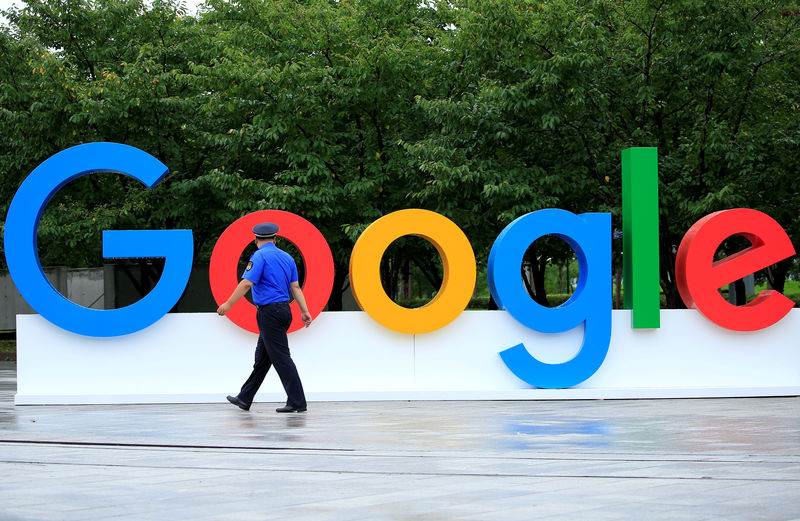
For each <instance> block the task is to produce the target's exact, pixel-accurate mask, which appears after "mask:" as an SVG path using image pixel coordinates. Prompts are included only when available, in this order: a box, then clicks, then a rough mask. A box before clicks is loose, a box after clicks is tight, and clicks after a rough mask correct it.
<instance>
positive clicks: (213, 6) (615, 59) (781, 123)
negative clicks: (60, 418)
mask: <svg viewBox="0 0 800 521" xmlns="http://www.w3.org/2000/svg"><path fill="white" fill-rule="evenodd" d="M6 16H7V18H8V19H9V20H10V23H11V27H10V28H0V78H2V80H0V128H2V134H0V135H2V136H3V137H2V138H0V178H1V179H2V183H0V211H2V212H3V213H5V211H6V209H7V207H8V204H9V203H10V200H11V197H12V196H13V193H14V192H15V191H16V188H17V187H18V186H19V183H20V182H21V181H22V179H23V178H24V177H25V176H26V175H27V174H28V173H29V172H30V171H31V170H32V169H33V168H34V167H35V166H36V165H37V164H39V163H40V162H41V161H42V160H44V159H45V158H47V157H49V156H50V155H52V154H54V153H56V152H57V151H59V150H63V149H64V148H67V147H69V146H72V145H76V144H79V143H85V142H91V141H116V142H121V143H126V144H130V145H133V146H137V147H139V148H142V149H143V150H145V151H147V152H149V153H151V154H153V155H154V156H156V157H157V158H158V159H160V160H161V161H162V162H164V163H165V164H166V165H167V166H168V167H169V168H170V171H171V173H170V175H169V176H168V177H167V178H166V179H165V180H164V181H163V182H162V183H161V184H160V185H159V186H157V187H156V188H155V189H154V190H152V191H150V190H147V189H145V188H144V187H142V186H141V185H139V184H138V183H137V182H135V181H133V180H132V179H129V178H127V177H124V176H118V175H116V174H103V175H100V176H88V177H86V178H82V179H79V180H76V181H74V182H72V183H70V184H69V185H67V186H66V187H65V188H64V189H62V190H61V191H60V192H59V194H58V195H57V196H56V197H55V198H54V200H53V201H52V202H51V203H50V205H49V206H48V209H47V210H46V211H45V213H44V216H43V219H42V225H41V229H40V232H39V240H40V254H41V257H42V260H43V261H44V262H45V263H48V264H67V265H71V266H85V265H93V264H94V265H96V264H99V263H100V262H101V259H100V241H99V234H100V231H101V230H102V229H130V228H191V229H192V230H194V236H195V243H196V248H195V257H196V261H197V262H199V263H203V262H205V261H207V260H208V258H209V256H210V253H211V250H212V248H213V245H214V243H215V241H216V239H217V238H218V237H219V235H220V233H221V232H222V231H223V230H224V229H225V227H226V226H227V225H228V224H230V223H231V222H232V221H233V220H235V219H236V218H238V217H240V216H242V215H244V214H246V213H249V212H252V211H255V210H259V209H282V210H289V211H292V212H295V213H297V214H300V215H302V216H303V217H305V218H307V219H309V220H310V221H311V222H312V223H314V224H315V225H316V226H318V227H319V228H320V229H321V231H322V232H323V234H324V235H325V237H326V238H327V240H328V241H329V243H330V245H331V248H332V250H333V252H334V259H335V263H336V273H337V284H338V286H337V287H339V288H343V287H345V284H346V283H345V275H346V273H347V266H348V262H349V255H350V251H351V250H352V245H353V243H354V242H355V240H356V239H357V238H358V236H359V234H360V233H361V232H362V231H363V230H364V229H365V228H366V226H368V225H369V224H370V223H371V222H373V221H374V220H375V219H377V218H379V217H380V216H382V215H386V214H387V213H390V212H392V211H394V210H398V209H402V208H408V207H421V208H426V209H430V210H433V211H437V212H440V213H442V214H444V215H446V216H447V217H449V218H451V219H452V220H454V221H455V222H456V224H458V225H459V226H460V227H461V228H462V229H463V230H464V231H465V233H466V234H467V236H468V237H469V238H470V241H471V242H472V245H473V248H474V250H475V253H476V257H477V262H478V264H479V266H485V263H486V259H487V256H488V252H489V249H490V247H491V244H492V242H493V240H494V238H495V237H496V236H497V234H498V233H499V232H500V230H502V229H503V227H504V226H506V225H507V224H508V223H509V222H511V221H512V220H513V219H515V218H517V217H520V216H521V215H523V214H525V213H527V212H531V211H534V210H538V209H541V208H547V207H558V208H564V209H567V210H570V211H573V212H575V213H582V212H612V214H613V215H614V218H615V227H616V228H620V227H621V226H620V222H621V221H620V217H621V207H620V206H621V191H620V153H621V151H622V149H624V148H626V147H630V146H657V147H658V148H659V176H660V185H659V192H660V201H661V203H660V204H661V210H660V219H661V237H660V239H661V270H662V288H663V290H664V294H665V297H666V299H667V302H668V305H669V306H671V307H675V306H680V305H681V303H680V300H679V298H678V295H677V291H676V287H675V273H674V266H675V259H674V256H675V251H676V248H677V245H678V244H679V242H680V239H681V238H682V236H683V234H684V233H685V231H686V230H687V229H688V228H689V226H691V224H693V223H694V222H695V221H696V220H697V219H698V218H700V217H702V216H703V215H705V214H707V213H709V212H712V211H717V210H722V209H726V208H731V207H736V206H745V207H754V208H756V209H759V210H763V211H765V212H766V213H768V214H770V215H772V216H773V217H774V218H776V219H777V220H778V222H779V223H780V224H781V225H782V226H784V227H785V228H786V229H787V231H788V233H789V234H790V237H791V238H792V240H793V241H794V243H795V244H796V245H797V244H800V217H798V212H797V208H800V187H799V186H798V182H797V180H796V178H797V176H796V172H797V168H798V154H797V150H798V145H799V144H800V72H799V71H800V16H796V15H794V14H793V12H790V11H784V8H783V7H782V4H780V3H778V2H766V3H765V2H755V1H753V0H744V1H740V2H733V3H719V2H711V1H708V0H680V1H675V2H666V1H663V0H659V1H656V0H631V1H622V0H581V1H580V2H574V1H568V0H552V1H548V2H541V1H537V2H534V1H528V0H457V1H455V2H445V1H434V2H417V1H411V0H400V1H398V0H346V1H339V2H332V1H329V0H308V1H304V2H297V1H294V0H274V1H270V0H233V1H223V0H209V2H208V3H207V4H206V7H205V9H204V11H202V12H201V13H200V14H199V15H198V16H196V17H193V16H189V15H187V14H186V12H185V11H184V9H183V8H182V6H181V4H180V3H179V2H178V0H156V1H154V2H152V3H149V2H148V3H145V2H143V1H142V0H55V1H43V0H30V1H29V2H27V6H26V7H24V8H22V9H11V10H10V11H9V12H7V13H6ZM537 242H538V241H537ZM620 242H621V241H614V247H615V251H616V252H617V255H616V259H615V263H617V262H618V260H619V255H618V253H619V251H618V250H619V243H620ZM423 251H424V249H423V250H420V248H411V247H408V248H401V249H399V251H398V252H395V253H392V259H390V261H389V264H390V268H389V269H387V270H386V271H387V273H386V276H385V277H384V280H385V282H386V283H390V284H397V283H399V281H400V279H401V278H402V277H399V275H398V273H399V270H401V269H407V267H408V262H409V261H412V263H413V265H414V268H413V269H416V270H422V277H419V276H416V277H415V279H416V280H423V279H425V280H430V281H432V287H435V286H436V284H435V283H436V278H437V276H440V275H438V274H437V269H436V266H435V265H436V263H435V262H430V261H429V259H428V260H427V261H426V260H425V259H421V258H420V256H421V255H422V253H421V252H423ZM727 253H730V252H727ZM427 255H428V256H430V254H427ZM528 258H529V260H530V264H529V265H530V267H531V268H530V270H531V271H530V273H531V278H532V282H531V285H532V291H533V292H534V294H535V296H536V298H537V299H542V300H548V297H547V295H548V293H553V291H556V292H557V293H560V292H562V290H561V289H557V288H553V287H552V286H551V285H550V284H549V283H546V282H545V278H546V277H547V269H546V268H545V266H546V265H548V264H550V265H552V266H554V269H556V270H557V269H558V268H559V267H561V268H562V269H563V267H564V266H565V265H566V264H567V263H568V262H569V260H570V259H571V258H573V253H572V252H571V250H570V249H569V247H568V246H567V245H566V244H565V243H563V241H550V242H543V243H541V244H540V245H539V247H536V248H532V249H531V250H530V251H529V257H528ZM0 262H2V260H0ZM791 266H792V263H791V262H789V263H786V264H785V265H784V266H779V268H780V269H776V270H773V271H772V272H770V273H771V275H770V276H773V278H775V280H776V281H778V282H780V279H782V277H785V276H786V274H787V273H789V274H791V269H794V268H792V267H791ZM334 293H335V294H336V292H334ZM551 304H552V302H551Z"/></svg>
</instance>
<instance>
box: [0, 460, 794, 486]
mask: <svg viewBox="0 0 800 521" xmlns="http://www.w3.org/2000/svg"><path fill="white" fill-rule="evenodd" d="M1 464H16V465H37V466H47V465H58V466H65V467H66V466H73V467H102V468H123V469H164V470H212V471H245V472H281V473H304V474H351V475H368V476H440V477H463V478H472V477H475V478H547V479H560V478H561V479H648V480H654V481H707V482H712V481H723V482H740V481H741V482H758V483H761V482H764V483H770V482H779V483H786V482H790V483H795V482H797V483H800V478H797V479H792V478H788V479H787V478H730V477H712V476H698V477H692V476H625V475H622V476H615V475H610V474H597V475H591V474H497V473H495V474H492V473H486V472H483V473H465V472H381V471H369V470H315V469H305V470H300V469H274V468H250V467H242V468H239V467H200V466H197V467H187V466H175V465H170V466H162V465H123V464H119V463H113V464H106V463H75V462H64V461H55V462H54V461H26V460H0V465H1Z"/></svg>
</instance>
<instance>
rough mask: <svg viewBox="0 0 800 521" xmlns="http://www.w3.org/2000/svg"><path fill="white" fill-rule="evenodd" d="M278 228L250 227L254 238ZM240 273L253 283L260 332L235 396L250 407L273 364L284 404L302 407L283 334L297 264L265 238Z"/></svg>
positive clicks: (289, 317)
mask: <svg viewBox="0 0 800 521" xmlns="http://www.w3.org/2000/svg"><path fill="white" fill-rule="evenodd" d="M277 231H278V226H277V225H275V224H272V223H262V224H259V225H256V226H255V227H254V228H253V232H254V233H255V234H256V237H257V238H272V237H275V234H276V233H277ZM242 277H243V278H245V279H247V280H249V281H250V282H252V283H253V286H252V288H251V292H252V297H253V303H254V304H255V305H256V308H257V315H256V318H257V322H258V331H259V335H258V342H257V343H256V355H255V365H254V366H253V372H252V373H251V374H250V377H249V378H248V379H247V381H246V382H245V383H244V385H243V386H242V390H241V391H240V392H239V395H238V399H239V400H241V401H242V402H244V403H245V404H246V405H247V407H248V408H249V406H250V404H252V403H253V398H254V397H255V395H256V392H257V391H258V389H259V387H261V383H262V382H263V381H264V378H265V377H266V375H267V372H268V371H269V368H270V366H275V370H276V371H277V372H278V377H280V379H281V383H282V384H283V388H284V390H285V391H286V396H287V400H286V405H287V406H288V407H292V408H295V409H300V410H305V408H306V397H305V393H304V392H303V384H302V383H301V382H300V376H299V375H298V374H297V367H296V366H295V365H294V362H293V361H292V357H291V355H290V353H289V341H288V338H287V335H286V331H287V330H288V329H289V326H290V325H291V323H292V312H291V310H290V309H289V298H290V294H291V291H290V284H291V283H292V282H296V281H297V265H296V264H295V262H294V259H293V258H292V256H291V255H289V254H288V253H286V252H285V251H283V250H281V249H280V248H278V247H277V246H276V245H275V243H272V242H268V243H266V244H264V245H262V246H261V247H260V248H259V249H258V250H256V252H255V253H253V255H252V256H251V257H250V262H249V263H248V265H247V269H246V270H245V272H244V274H243V275H242Z"/></svg>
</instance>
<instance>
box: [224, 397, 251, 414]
mask: <svg viewBox="0 0 800 521" xmlns="http://www.w3.org/2000/svg"><path fill="white" fill-rule="evenodd" d="M228 401H229V402H231V403H232V404H233V405H235V406H236V407H238V408H240V409H241V410H243V411H249V410H250V406H249V405H247V404H246V403H244V402H243V401H241V400H240V399H239V397H238V396H228Z"/></svg>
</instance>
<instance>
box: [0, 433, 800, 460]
mask: <svg viewBox="0 0 800 521" xmlns="http://www.w3.org/2000/svg"><path fill="white" fill-rule="evenodd" d="M2 444H9V445H45V446H53V447H58V446H62V447H76V448H87V449H111V450H113V449H120V450H133V449H175V450H179V451H184V452H192V451H195V450H203V451H220V452H226V453H229V452H235V451H242V452H245V453H248V452H251V451H263V452H270V451H275V452H291V451H297V452H300V453H306V452H325V453H329V455H330V456H358V457H363V458H417V459H423V458H436V459H469V460H488V461H576V462H578V461H580V462H587V463H591V462H615V463H620V462H621V463H774V464H776V465H777V464H791V463H794V462H791V461H787V459H792V458H797V457H800V455H797V454H783V455H780V456H777V457H778V458H783V459H770V458H772V457H773V456H770V455H755V456H754V455H749V454H747V455H744V456H742V457H741V458H740V459H731V458H728V459H717V458H718V456H714V455H709V456H708V457H707V458H701V457H686V458H680V457H677V456H679V455H682V453H678V454H676V455H667V454H664V455H661V456H664V457H657V456H656V457H650V458H648V457H642V456H640V457H630V458H626V457H624V455H623V456H618V457H602V458H598V457H581V455H575V457H549V456H517V457H514V456H468V455H467V456H464V455H458V454H442V453H436V454H429V453H424V452H423V453H416V454H408V453H406V452H392V453H383V452H380V451H377V452H376V451H372V450H371V449H359V448H320V447H270V446H247V445H183V444H165V443H122V442H86V441H53V440H3V439H0V445H2ZM589 456H591V454H590V455H589ZM764 456H766V457H764ZM755 458H759V459H755Z"/></svg>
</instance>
